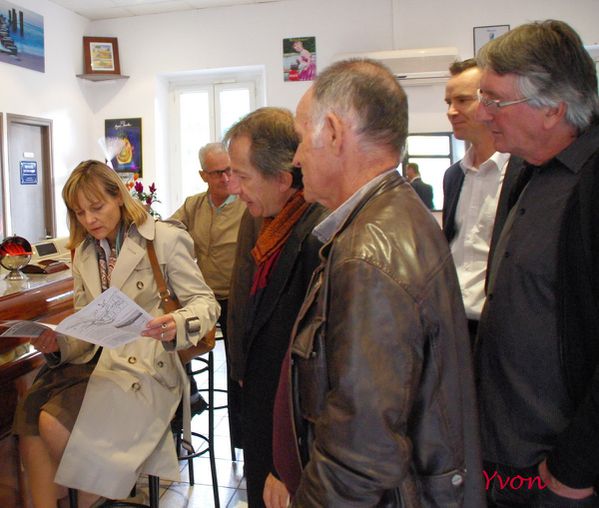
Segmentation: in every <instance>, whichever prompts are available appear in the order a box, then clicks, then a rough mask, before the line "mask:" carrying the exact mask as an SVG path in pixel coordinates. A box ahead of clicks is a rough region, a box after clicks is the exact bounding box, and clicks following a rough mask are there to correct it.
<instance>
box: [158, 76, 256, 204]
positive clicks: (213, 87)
mask: <svg viewBox="0 0 599 508" xmlns="http://www.w3.org/2000/svg"><path fill="white" fill-rule="evenodd" d="M234 89H249V90H250V111H253V110H255V109H256V108H258V107H261V106H262V105H264V103H265V98H264V72H263V70H260V69H250V70H240V71H221V72H217V71H213V72H210V73H198V74H196V75H193V76H184V77H171V79H170V80H169V105H170V107H169V132H170V133H171V135H170V136H169V152H170V156H169V167H170V168H171V169H170V171H169V173H170V186H169V187H170V201H171V203H173V210H172V211H174V210H176V209H177V208H178V207H179V206H181V204H182V203H183V201H184V200H185V198H186V197H188V195H189V192H186V190H185V182H184V181H183V171H182V167H181V166H182V161H181V157H182V153H181V133H180V118H179V111H180V105H181V102H180V100H181V95H182V94H185V93H191V92H201V91H207V92H208V94H209V112H210V113H209V114H210V142H213V141H221V138H222V136H221V125H220V122H221V120H220V105H219V101H218V100H217V98H218V96H219V94H220V92H221V91H224V90H234ZM198 170H199V162H198ZM198 178H199V176H198Z"/></svg>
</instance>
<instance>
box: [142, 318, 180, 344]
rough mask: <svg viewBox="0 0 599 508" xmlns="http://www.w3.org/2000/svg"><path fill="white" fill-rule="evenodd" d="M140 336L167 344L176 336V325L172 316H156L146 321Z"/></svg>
mask: <svg viewBox="0 0 599 508" xmlns="http://www.w3.org/2000/svg"><path fill="white" fill-rule="evenodd" d="M141 334H142V335H143V336H144V337H151V338H152V339H156V340H162V341H166V342H168V341H170V340H173V339H174V338H175V337H176V336H177V323H175V319H174V318H173V315H172V314H165V315H164V316H158V317H157V318H154V319H152V320H151V321H148V324H147V325H146V328H145V330H143V331H142V332H141Z"/></svg>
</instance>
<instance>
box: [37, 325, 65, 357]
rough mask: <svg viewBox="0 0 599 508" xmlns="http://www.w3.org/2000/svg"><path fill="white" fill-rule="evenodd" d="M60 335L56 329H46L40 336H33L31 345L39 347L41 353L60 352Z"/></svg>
mask: <svg viewBox="0 0 599 508" xmlns="http://www.w3.org/2000/svg"><path fill="white" fill-rule="evenodd" d="M57 337H58V335H57V334H56V332H55V331H54V330H50V329H48V330H44V331H43V332H42V334H41V335H40V336H39V337H32V338H31V341H30V342H31V345H32V346H33V347H34V348H35V349H37V350H38V351H39V352H40V353H44V354H46V355H47V354H51V353H58V351H60V348H59V347H58V340H57Z"/></svg>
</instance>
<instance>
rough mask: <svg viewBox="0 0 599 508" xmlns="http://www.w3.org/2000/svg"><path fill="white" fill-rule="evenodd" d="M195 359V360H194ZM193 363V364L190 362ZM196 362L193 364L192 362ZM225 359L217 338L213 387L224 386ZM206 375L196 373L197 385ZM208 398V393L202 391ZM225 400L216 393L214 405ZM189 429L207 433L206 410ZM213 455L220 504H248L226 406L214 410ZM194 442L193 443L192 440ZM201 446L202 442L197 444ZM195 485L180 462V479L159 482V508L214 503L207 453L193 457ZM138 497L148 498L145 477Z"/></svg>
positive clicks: (204, 507) (232, 507) (202, 507)
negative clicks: (171, 481)
mask: <svg viewBox="0 0 599 508" xmlns="http://www.w3.org/2000/svg"><path fill="white" fill-rule="evenodd" d="M194 363H195V362H194ZM192 365H193V364H192ZM194 366H195V365H194ZM226 369H227V367H226V360H225V352H224V344H223V341H222V340H219V341H217V343H216V348H215V349H214V370H215V381H214V383H215V387H216V388H217V389H218V388H220V389H223V388H226ZM206 377H207V376H198V378H197V380H198V387H199V388H200V389H202V388H207V379H204V378H206ZM205 398H206V399H207V395H205ZM224 404H226V394H225V393H222V392H221V393H218V392H217V393H216V394H215V406H219V405H224ZM191 427H192V431H195V432H199V433H201V434H206V433H207V429H208V413H207V411H204V413H202V414H201V415H198V416H196V417H195V418H194V419H193V420H192V424H191ZM214 427H215V428H214V435H215V454H214V455H215V457H216V470H217V478H218V493H219V499H220V506H221V507H222V508H244V507H247V498H246V491H245V480H244V479H243V452H242V451H241V450H236V458H237V460H236V461H233V460H232V457H231V447H230V442H229V422H228V413H227V409H219V410H216V411H215V413H214ZM194 446H196V443H194ZM200 446H201V444H200ZM193 464H194V473H195V475H194V476H195V485H193V486H191V485H190V484H189V472H188V467H187V461H183V462H180V465H181V480H182V481H181V482H180V483H169V482H166V481H161V482H160V508H210V507H213V506H215V503H214V496H213V492H212V481H211V474H210V461H209V459H208V457H207V456H206V457H204V456H202V457H198V458H196V459H194V460H193ZM139 487H140V489H139V490H140V494H139V497H140V500H143V502H147V480H146V479H142V480H141V481H140V485H139Z"/></svg>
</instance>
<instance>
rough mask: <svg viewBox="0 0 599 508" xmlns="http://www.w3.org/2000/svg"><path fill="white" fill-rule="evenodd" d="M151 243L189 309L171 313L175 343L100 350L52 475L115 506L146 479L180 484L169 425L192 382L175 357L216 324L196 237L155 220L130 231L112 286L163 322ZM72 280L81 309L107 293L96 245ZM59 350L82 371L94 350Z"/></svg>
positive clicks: (82, 346)
mask: <svg viewBox="0 0 599 508" xmlns="http://www.w3.org/2000/svg"><path fill="white" fill-rule="evenodd" d="M145 239H153V240H154V246H155V249H156V255H157V258H158V262H159V264H160V267H161V269H162V271H163V273H164V275H165V279H166V282H167V285H168V286H169V289H170V290H171V292H173V293H174V294H175V295H176V296H177V297H178V298H179V301H180V303H181V306H182V307H183V308H181V309H179V310H177V311H176V312H175V313H174V319H175V321H176V323H177V338H176V344H175V343H174V342H173V343H167V342H160V341H157V340H155V339H152V338H147V337H140V338H138V339H137V340H135V341H133V342H131V343H129V344H127V345H125V346H121V347H118V348H116V349H112V350H110V349H106V348H104V349H103V350H102V353H101V356H100V358H99V360H98V364H97V366H96V367H95V369H94V371H93V373H92V375H91V377H90V380H89V383H88V386H87V390H86V393H85V397H84V400H83V404H82V406H81V410H80V412H79V416H78V418H77V421H76V423H75V427H74V428H73V432H72V434H71V437H70V439H69V442H68V444H67V447H66V449H65V452H64V454H63V457H62V460H61V462H60V466H59V468H58V472H57V475H56V482H57V483H59V484H61V485H65V486H68V487H73V488H77V489H81V490H83V491H86V492H93V493H96V494H100V495H103V496H106V497H108V498H113V499H115V498H123V497H127V496H128V495H129V492H130V491H131V488H132V487H133V485H134V484H135V481H136V479H137V477H138V475H139V474H140V473H147V474H153V475H157V476H160V477H164V478H168V479H172V480H178V479H179V470H178V464H177V457H176V453H175V446H174V443H173V438H172V435H171V431H170V421H171V419H172V417H173V414H174V413H175V410H176V409H177V406H178V404H179V401H180V400H181V396H182V393H183V388H184V386H186V384H187V383H188V380H187V377H186V375H185V370H184V369H183V367H182V366H181V362H180V361H179V359H178V357H177V353H176V352H175V349H185V348H187V347H189V346H191V345H195V344H196V343H197V342H198V341H199V340H200V339H201V337H203V336H204V335H205V334H206V333H207V332H208V331H209V330H211V329H212V327H213V326H214V325H215V323H216V320H217V318H218V315H219V307H218V304H217V303H216V300H215V299H214V295H213V293H212V291H211V290H210V289H209V288H208V286H206V284H205V282H204V279H203V277H202V275H201V273H200V271H199V268H198V266H197V265H196V263H195V261H194V259H193V241H192V239H191V237H190V236H189V235H188V234H187V232H185V231H183V230H182V229H179V227H177V226H176V225H173V224H169V223H164V222H154V221H153V220H152V219H151V218H150V217H149V216H148V220H147V221H146V222H145V223H144V224H142V225H141V226H139V228H137V227H136V226H134V225H133V226H131V228H130V229H129V232H128V235H127V237H126V239H125V241H124V242H123V245H122V248H121V251H120V254H119V256H118V258H117V262H116V264H115V266H114V269H113V271H112V276H111V283H110V285H111V286H112V287H117V288H119V289H120V290H121V291H123V292H124V293H125V294H126V295H128V296H129V297H130V298H131V299H133V300H134V301H135V302H136V303H137V304H138V305H140V306H141V307H142V308H144V309H145V310H146V311H148V312H149V313H150V314H151V315H152V316H159V315H161V314H163V311H162V310H161V309H160V307H159V304H160V298H159V294H158V287H157V285H156V281H155V279H154V275H153V272H152V268H151V265H150V260H149V258H148V255H147V252H146V242H145ZM73 278H74V287H75V308H76V309H79V308H81V307H83V306H85V305H87V304H88V303H89V302H91V301H92V300H93V299H94V298H95V297H97V296H98V295H99V294H100V293H101V288H100V278H99V272H98V261H97V258H96V250H95V246H94V242H93V240H86V241H84V242H83V243H82V244H81V245H80V246H79V247H78V248H77V250H76V251H75V257H74V261H73ZM193 318H197V319H199V321H196V320H193ZM190 319H191V321H190ZM198 324H199V328H198V327H197V325H198ZM194 325H195V326H194ZM190 330H191V331H190ZM59 346H60V362H73V363H84V362H86V361H89V360H90V359H91V358H92V357H93V355H94V353H95V352H96V350H97V346H94V345H93V344H90V343H87V342H83V341H80V340H77V339H74V338H69V337H64V338H62V337H59ZM49 364H50V365H51V366H52V364H51V362H49Z"/></svg>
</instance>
